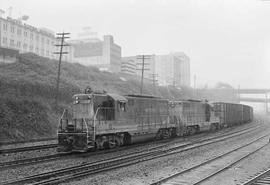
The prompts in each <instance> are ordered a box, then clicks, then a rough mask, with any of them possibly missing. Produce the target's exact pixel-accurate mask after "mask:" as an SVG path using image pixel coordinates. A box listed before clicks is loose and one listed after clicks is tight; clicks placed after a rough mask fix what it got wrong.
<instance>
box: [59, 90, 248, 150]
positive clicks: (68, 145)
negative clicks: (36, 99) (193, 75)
mask: <svg viewBox="0 0 270 185" xmlns="http://www.w3.org/2000/svg"><path fill="white" fill-rule="evenodd" d="M72 99H73V103H72V106H71V111H67V110H65V111H64V112H63V114H62V116H61V119H60V121H59V126H58V130H57V135H58V151H59V152H75V151H78V152H85V151H88V150H91V149H110V148H115V147H120V146H123V145H128V144H131V143H136V142H142V141H146V140H150V139H165V138H171V137H176V136H184V135H191V134H194V133H196V132H200V131H203V130H217V129H220V128H222V127H225V126H228V125H229V126H232V125H233V124H235V123H232V121H230V122H228V119H229V120H230V119H236V122H237V123H242V122H248V121H251V120H252V116H251V115H253V112H252V108H251V107H249V106H243V105H241V104H235V105H236V106H235V107H234V108H235V109H234V111H235V110H237V111H242V113H241V114H239V113H237V114H235V115H236V117H237V118H236V117H233V118H231V115H230V114H227V112H228V110H227V109H229V108H228V107H229V105H230V104H226V103H223V104H222V103H216V104H210V103H208V102H206V101H196V100H182V101H169V100H167V99H163V98H159V97H153V96H142V95H125V96H122V95H118V94H111V93H106V92H104V93H95V92H90V93H85V94H76V95H74V96H73V97H72ZM226 106H227V107H226ZM243 107H244V108H243ZM226 111H227V112H226ZM225 117H226V119H225ZM228 123H229V124H228Z"/></svg>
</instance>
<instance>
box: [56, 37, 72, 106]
mask: <svg viewBox="0 0 270 185" xmlns="http://www.w3.org/2000/svg"><path fill="white" fill-rule="evenodd" d="M69 34H70V33H65V32H62V33H57V34H56V35H57V37H56V38H57V39H61V40H60V44H56V45H55V46H56V47H60V52H54V54H58V55H59V62H58V73H57V81H56V95H55V105H56V107H58V94H59V83H60V73H61V62H62V55H63V54H68V52H66V51H63V47H64V46H69V45H68V44H64V40H65V39H67V38H70V37H67V35H69Z"/></svg>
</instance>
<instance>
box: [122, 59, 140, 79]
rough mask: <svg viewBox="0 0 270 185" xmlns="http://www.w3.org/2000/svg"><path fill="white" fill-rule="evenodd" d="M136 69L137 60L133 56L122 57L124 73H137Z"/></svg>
mask: <svg viewBox="0 0 270 185" xmlns="http://www.w3.org/2000/svg"><path fill="white" fill-rule="evenodd" d="M136 69H137V65H136V60H134V58H133V57H123V58H122V65H121V72H122V73H126V74H131V75H135V74H136Z"/></svg>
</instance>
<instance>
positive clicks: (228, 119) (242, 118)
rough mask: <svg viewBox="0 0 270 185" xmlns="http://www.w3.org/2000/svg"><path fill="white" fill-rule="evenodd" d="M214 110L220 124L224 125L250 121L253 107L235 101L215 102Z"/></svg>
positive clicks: (228, 125)
mask: <svg viewBox="0 0 270 185" xmlns="http://www.w3.org/2000/svg"><path fill="white" fill-rule="evenodd" d="M213 104H214V111H215V114H216V116H217V117H219V119H220V123H221V125H224V126H226V127H230V126H234V125H237V124H241V123H246V122H249V121H252V119H253V109H252V107H250V106H247V105H243V104H235V103H224V102H215V103H213Z"/></svg>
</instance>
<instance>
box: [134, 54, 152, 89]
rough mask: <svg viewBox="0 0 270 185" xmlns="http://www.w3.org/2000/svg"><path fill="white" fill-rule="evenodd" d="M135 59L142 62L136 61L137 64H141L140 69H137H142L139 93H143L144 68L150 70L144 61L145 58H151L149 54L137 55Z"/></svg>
mask: <svg viewBox="0 0 270 185" xmlns="http://www.w3.org/2000/svg"><path fill="white" fill-rule="evenodd" d="M137 59H140V60H142V63H137V65H141V66H142V68H141V69H137V70H141V71H142V76H141V89H140V93H141V94H142V93H143V78H144V77H143V76H144V71H146V70H150V69H149V68H148V69H146V68H145V66H146V65H149V63H145V61H144V60H145V59H151V55H138V56H137Z"/></svg>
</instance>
